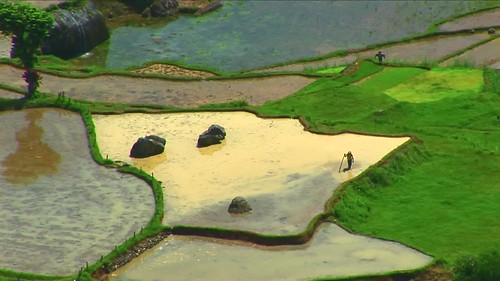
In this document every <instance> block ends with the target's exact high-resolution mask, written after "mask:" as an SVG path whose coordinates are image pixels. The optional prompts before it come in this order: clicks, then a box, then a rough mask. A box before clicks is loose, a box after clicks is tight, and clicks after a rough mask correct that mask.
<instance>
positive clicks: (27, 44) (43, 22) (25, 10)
mask: <svg viewBox="0 0 500 281" xmlns="http://www.w3.org/2000/svg"><path fill="white" fill-rule="evenodd" d="M54 23H55V21H54V18H53V17H52V15H51V14H50V13H48V12H46V11H44V10H42V9H40V8H38V7H36V6H34V5H32V4H30V3H25V2H9V1H7V2H0V30H1V31H2V32H3V33H5V34H7V35H12V49H11V53H10V56H11V57H12V58H19V59H20V60H21V63H22V64H23V66H24V68H25V72H24V73H23V78H24V80H25V81H26V83H28V94H27V97H28V98H29V97H32V96H34V94H35V92H36V89H37V88H38V86H39V85H40V79H41V77H40V75H39V74H38V73H37V72H36V71H35V70H34V69H33V68H34V65H35V63H36V62H37V55H38V54H39V53H40V46H41V44H42V42H43V39H44V38H45V37H47V36H48V35H49V31H50V29H51V28H52V27H53V26H54Z"/></svg>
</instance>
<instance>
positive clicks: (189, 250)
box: [0, 1, 500, 281]
mask: <svg viewBox="0 0 500 281" xmlns="http://www.w3.org/2000/svg"><path fill="white" fill-rule="evenodd" d="M375 2H376V1H375ZM394 2H395V3H393V4H391V3H390V2H387V3H378V4H377V3H364V2H360V3H356V4H355V6H349V5H347V4H346V3H347V2H344V1H339V2H335V3H333V2H332V3H329V2H322V3H318V5H317V6H309V5H311V4H309V3H303V2H301V1H299V2H298V3H296V4H294V5H291V6H293V7H290V10H287V11H286V13H288V16H289V20H290V22H291V23H290V25H293V24H294V23H296V22H295V20H296V18H297V17H298V15H299V14H300V13H299V12H300V11H301V13H305V14H308V15H315V17H314V18H315V21H311V22H310V23H308V24H307V25H304V26H302V27H301V29H299V30H297V34H308V36H310V37H308V38H309V39H308V40H300V42H297V43H292V42H295V41H294V40H297V39H293V34H291V33H290V34H289V33H287V32H284V30H285V29H286V28H284V26H282V25H283V23H284V22H286V18H287V17H277V18H276V19H273V18H272V17H266V12H269V13H271V12H273V11H274V12H275V11H277V10H284V9H285V8H284V6H283V3H274V2H273V3H271V4H272V5H271V4H270V5H271V6H269V9H267V10H266V9H263V7H265V6H263V5H264V4H262V3H253V2H252V3H246V2H241V3H240V2H230V3H229V4H228V3H227V2H224V3H223V4H227V6H225V7H224V8H223V9H221V10H220V11H216V12H213V13H209V14H207V15H204V16H201V17H192V18H191V17H190V18H184V17H181V18H179V20H178V21H173V22H170V23H169V24H170V27H172V26H173V27H175V26H177V27H178V28H179V33H176V34H174V33H172V30H170V29H169V25H168V24H167V25H162V24H159V25H157V23H155V24H147V25H144V26H142V28H143V29H141V26H140V25H139V26H137V25H131V26H125V27H123V28H117V29H115V30H114V31H113V32H114V33H113V32H112V37H111V41H110V42H107V43H106V44H105V45H103V46H100V47H98V48H97V49H96V50H95V51H93V53H91V54H87V55H86V56H85V57H82V58H77V59H74V60H69V61H63V60H61V59H58V58H55V57H53V56H42V57H41V58H40V61H39V63H38V64H37V66H36V69H37V70H38V71H39V73H40V74H41V75H42V77H43V80H42V85H41V87H40V88H39V92H38V94H37V96H36V97H35V98H32V99H24V98H23V96H24V94H25V93H26V84H25V82H24V80H23V79H22V77H21V75H22V72H23V69H22V66H21V65H20V64H19V63H18V61H16V60H14V59H9V58H5V54H8V53H9V50H7V49H8V48H9V44H8V43H5V42H7V41H6V39H5V37H0V56H4V58H2V59H1V64H0V128H1V134H0V143H1V145H2V149H0V193H1V194H2V196H1V197H0V206H1V208H0V216H1V217H2V219H1V220H0V280H2V281H4V280H5V281H14V280H31V281H37V280H60V281H63V280H64V281H66V280H68V281H70V280H80V281H91V280H117V281H118V280H137V281H142V280H143V281H149V280H151V281H154V280H337V281H339V280H355V281H361V280H365V281H375V280H377V281H378V280H387V281H396V280H398V281H399V280H408V281H410V280H412V281H428V280H440V281H441V280H442V281H452V280H457V281H463V280H478V281H483V280H484V281H493V280H499V279H498V278H500V276H499V275H500V273H499V272H498V268H500V264H498V261H499V260H500V259H499V258H496V257H498V252H499V251H500V220H498V214H500V204H498V202H500V173H499V171H500V149H499V144H498V140H499V139H500V71H499V70H498V69H497V67H496V66H497V63H498V61H500V51H499V50H500V49H498V48H495V46H496V45H497V43H498V35H497V34H496V33H492V32H490V31H489V29H490V28H496V29H498V27H499V26H500V22H498V17H496V16H495V15H498V12H499V8H498V7H499V6H500V4H499V3H498V1H496V2H495V1H491V3H490V2H488V1H486V2H488V3H481V4H480V5H478V6H474V5H472V3H465V4H463V3H462V4H454V5H457V6H453V5H450V6H447V8H446V9H445V10H442V14H440V15H439V17H438V16H437V15H436V14H435V13H437V14H439V9H437V8H439V7H441V6H439V5H443V3H437V4H436V3H435V4H429V5H427V6H425V7H421V6H418V5H421V3H416V2H415V3H412V5H415V6H412V7H413V8H414V9H415V11H416V12H415V13H411V11H409V10H405V9H404V7H403V6H401V5H402V4H401V3H399V2H400V1H394ZM434 5H436V6H434ZM460 5H465V6H460ZM482 5H483V6H482ZM479 6H481V7H479ZM355 7H358V8H359V9H361V10H360V11H358V10H357V11H356V12H355V11H354V10H351V9H354V8H355ZM332 8H335V9H339V10H341V11H344V12H345V13H346V15H347V14H348V12H350V13H361V14H362V12H367V13H368V12H370V11H372V12H373V11H381V12H380V13H376V14H377V15H378V16H380V17H381V18H383V19H380V27H381V28H382V27H383V28H384V30H385V31H384V32H381V33H379V34H378V35H377V34H375V33H374V32H373V31H372V33H367V34H364V33H363V32H365V31H358V28H361V29H363V27H366V26H373V23H374V22H375V21H376V19H375V18H369V19H366V20H364V21H363V22H362V23H360V25H359V26H357V27H356V28H354V29H352V31H353V32H352V34H350V35H349V36H347V35H346V34H345V33H342V32H340V31H339V34H336V36H341V37H342V36H343V38H344V41H345V42H343V45H342V44H341V45H336V44H340V43H339V42H340V41H332V40H330V39H328V38H329V36H328V34H329V33H327V32H326V31H321V30H322V28H326V27H329V26H330V22H328V23H327V22H326V21H327V17H326V15H328V16H330V17H331V15H330V14H328V13H326V11H330V10H329V9H332ZM382 8H385V9H386V11H385V12H382V10H379V9H382ZM431 8H432V9H431ZM434 8H436V10H433V9H434ZM318 9H320V10H321V12H319V11H318ZM453 9H456V10H457V11H454V10H453ZM431 10H432V11H431ZM458 10H460V11H462V12H458ZM255 11H260V12H261V13H260V14H259V19H260V20H259V24H261V25H262V24H266V23H269V24H268V25H267V26H269V30H270V32H268V33H266V34H264V35H262V36H264V37H258V36H257V33H255V31H256V30H258V28H257V27H256V26H247V25H245V24H244V22H245V21H243V19H246V18H248V17H250V16H251V15H252V13H251V12H255ZM390 11H393V12H394V11H396V12H398V11H399V14H400V15H404V19H402V18H400V19H393V20H392V21H390V19H391V18H389V21H387V22H386V21H384V20H388V17H387V14H386V13H389V12H390ZM419 11H420V15H422V14H425V13H424V12H425V11H427V12H428V13H427V14H426V16H425V17H424V16H419ZM465 12H467V14H464V13H465ZM361 14H360V15H361ZM384 15H385V16H384ZM433 15H434V16H433ZM342 17H343V15H338V19H341V18H342ZM427 17H434V18H435V20H433V21H432V20H431V19H429V18H427ZM436 17H438V18H439V21H436V20H437V18H436ZM238 19H240V20H242V21H241V22H239V23H238V24H237V25H236V24H231V23H234V21H238ZM414 19H419V20H417V21H415V22H414ZM349 20H351V19H349ZM349 20H347V19H345V20H344V21H342V22H344V23H348V22H349ZM412 22H413V23H415V25H413V26H412V25H411V23H412ZM321 23H324V24H321ZM337 25H339V26H341V24H340V23H337ZM351 25H354V23H352V24H351ZM393 25H400V26H402V28H401V30H399V31H398V33H390V32H388V31H387V29H389V30H390V28H391V26H393ZM193 26H202V27H203V28H201V27H200V28H199V29H196V32H201V33H202V34H204V36H205V35H207V36H208V34H207V31H206V30H207V29H206V28H209V27H213V26H217V27H219V28H220V29H219V31H220V35H221V36H222V37H220V38H219V37H217V38H212V39H213V40H212V41H210V40H209V41H207V45H206V46H205V45H202V44H193V45H190V46H191V47H192V48H191V47H190V48H187V47H183V46H184V45H183V44H184V43H183V42H184V40H188V41H189V40H190V38H191V39H192V38H193V37H192V36H194V37H196V36H195V34H198V33H196V32H194V33H192V34H188V33H189V32H188V31H189V30H193V29H195V28H194V27H193ZM234 26H240V27H241V28H242V26H246V27H247V28H249V29H248V32H249V34H245V33H244V32H243V33H241V34H240V33H239V32H236V31H234V30H233V29H232V28H233V27H234ZM403 27H404V28H403ZM313 29H314V32H312V31H311V30H313ZM471 29H474V32H471ZM231 30H233V31H231ZM252 30H253V31H252ZM308 30H309V33H308ZM425 30H427V31H425ZM271 31H272V32H271ZM368 31H369V30H368ZM368 31H367V32H368ZM227 32H229V33H227ZM252 32H254V33H252ZM273 32H278V33H279V34H281V35H280V36H281V37H279V38H278V37H277V38H275V39H273V40H271V39H269V40H265V44H260V45H259V46H258V47H259V48H257V47H255V46H254V47H252V46H253V45H252V44H255V43H258V41H259V40H264V39H262V38H271V37H276V36H275V33H273ZM328 32H331V31H328ZM422 32H423V33H422ZM131 33H137V34H140V35H141V36H140V40H138V41H137V43H138V44H142V45H137V46H135V45H134V47H133V53H134V54H135V55H134V56H130V57H129V58H130V59H127V60H124V61H120V60H119V59H118V58H120V57H124V54H127V49H126V48H125V46H126V45H127V44H125V43H124V42H125V41H126V40H127V36H128V37H130V34H131ZM228 34H231V36H230V35H228ZM244 34H245V35H244ZM273 34H274V35H273ZM318 34H319V35H318ZM321 34H322V35H321ZM342 34H344V35H342ZM247 35H248V36H249V37H248V38H247V37H246V36H247ZM376 35H377V36H376ZM252 36H253V37H252ZM322 36H323V37H324V38H325V40H324V42H321V40H319V39H321V37H322ZM332 36H333V35H332ZM408 36H415V37H408ZM165 38H169V40H171V41H169V44H170V45H168V44H167V45H168V46H164V45H162V44H158V40H160V39H161V40H167V39H165ZM200 38H201V37H200ZM203 38H205V37H203ZM252 38H253V39H252ZM317 38H319V39H317ZM359 38H364V39H363V40H360V39H359ZM155 40H156V41H155ZM316 40H319V41H316ZM151 42H153V46H154V48H150V47H148V45H147V44H149V43H151ZM155 42H156V43H155ZM283 42H290V45H291V46H286V44H284V43H283ZM214 44H215V45H214ZM292 45H293V46H292ZM141 46H142V47H141ZM208 46H210V47H208ZM160 47H161V48H163V47H165V48H166V49H161V48H160ZM288 47H290V48H288ZM141 48H143V49H144V50H145V51H144V52H141V51H140V50H141ZM160 49H161V50H160ZM245 50H246V51H245ZM269 50H272V52H271V51H269ZM379 50H382V51H383V52H384V53H385V54H386V56H387V58H386V59H385V60H384V61H383V62H378V61H375V60H374V57H373V55H374V54H375V53H376V52H377V51H379ZM268 51H269V52H268ZM183 52H185V53H183ZM245 52H247V53H245ZM245 54H246V55H245ZM252 54H253V58H255V59H252ZM162 56H163V57H162ZM165 56H166V57H165ZM226 58H227V59H226ZM97 61H99V62H97ZM145 61H147V63H146V65H141V64H143V63H144V62H145ZM194 61H197V62H199V63H195V62H194ZM212 124H217V125H220V126H222V127H223V128H225V131H226V133H227V135H226V136H225V139H224V140H222V142H221V143H219V144H215V145H212V146H209V147H204V148H199V147H197V146H196V143H197V139H198V136H199V135H200V134H201V133H203V131H205V130H206V129H207V128H208V127H209V126H210V125H212ZM146 135H157V136H161V137H164V138H165V139H166V145H165V149H164V151H163V152H162V153H160V154H158V155H154V156H151V157H146V158H141V159H139V158H133V157H130V150H131V148H132V146H133V145H134V143H135V142H136V141H137V139H138V138H140V137H143V136H146ZM348 151H351V152H352V153H353V155H354V157H355V160H354V164H353V166H352V169H350V170H349V169H346V167H347V163H346V162H347V161H346V159H345V158H344V156H345V155H344V154H345V153H347V152H348ZM237 196H242V197H244V198H245V199H246V200H247V202H248V203H249V204H250V206H251V207H252V210H251V211H249V212H247V213H243V214H231V213H229V212H228V206H229V204H230V202H231V200H232V199H233V198H235V197H237ZM467 266H469V267H467ZM464 268H465V269H466V270H465V271H464V270H463V269H464ZM461 270H462V271H461ZM464 272H465V273H464ZM464 274H465V275H464ZM497 277H498V278H497ZM467 278H468V279H467Z"/></svg>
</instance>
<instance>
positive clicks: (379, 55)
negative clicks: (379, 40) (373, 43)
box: [375, 51, 385, 63]
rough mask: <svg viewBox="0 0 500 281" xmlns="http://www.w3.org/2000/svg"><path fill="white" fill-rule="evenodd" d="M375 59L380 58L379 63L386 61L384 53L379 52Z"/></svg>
mask: <svg viewBox="0 0 500 281" xmlns="http://www.w3.org/2000/svg"><path fill="white" fill-rule="evenodd" d="M375 57H376V58H378V62H379V63H382V60H383V59H385V55H384V54H383V53H382V51H378V53H376V54H375Z"/></svg>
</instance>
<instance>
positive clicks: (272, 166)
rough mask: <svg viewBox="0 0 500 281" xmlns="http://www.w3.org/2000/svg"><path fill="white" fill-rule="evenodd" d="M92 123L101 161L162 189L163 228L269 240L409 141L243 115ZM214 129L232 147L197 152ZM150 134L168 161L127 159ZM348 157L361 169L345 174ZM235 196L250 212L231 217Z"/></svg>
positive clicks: (298, 226)
mask: <svg viewBox="0 0 500 281" xmlns="http://www.w3.org/2000/svg"><path fill="white" fill-rule="evenodd" d="M94 122H95V125H96V132H97V135H98V144H99V147H100V148H101V151H102V154H103V155H109V157H110V158H112V159H113V160H123V161H126V162H129V163H132V164H134V165H136V166H138V167H142V169H144V170H146V171H147V172H152V173H154V176H155V177H157V178H158V179H159V180H160V181H162V182H163V185H164V186H165V189H164V196H165V198H164V199H165V218H164V223H165V224H167V225H179V224H183V225H197V226H219V227H226V228H232V229H242V230H249V231H254V232H260V233H270V234H291V233H298V232H301V231H303V230H304V229H305V227H306V226H307V224H308V223H309V222H310V220H311V219H312V217H313V216H314V215H316V214H318V213H321V212H322V211H323V206H324V203H325V202H326V200H327V199H328V198H329V197H330V196H331V194H332V192H333V190H334V189H335V188H336V187H337V186H338V185H339V184H340V183H341V182H344V181H346V180H349V179H351V178H353V177H355V176H357V175H358V174H359V173H361V172H362V171H364V170H365V169H366V168H368V167H369V166H370V165H373V164H375V163H376V162H377V161H379V160H380V159H381V158H382V157H383V156H385V155H386V154H387V153H389V152H390V151H392V150H393V149H395V148H396V147H398V146H399V145H401V144H402V143H404V142H405V141H407V140H408V138H405V137H402V138H382V137H373V136H361V135H353V134H342V135H338V136H326V135H317V134H312V133H309V132H307V131H305V130H304V127H303V126H302V125H301V124H300V123H299V122H298V121H297V120H292V119H261V118H258V117H256V116H255V115H253V114H250V113H245V112H226V113H220V112H219V113H209V112H204V113H179V114H124V115H115V116H109V115H108V116H104V115H95V116H94ZM212 124H219V125H221V126H223V127H224V128H225V129H226V133H227V137H226V140H225V141H224V142H223V143H222V144H219V145H215V146H211V147H208V148H202V149H199V148H197V147H196V142H197V138H198V135H199V134H201V133H202V132H203V131H205V130H206V129H207V128H208V127H209V126H210V125H212ZM149 134H156V135H159V136H162V137H164V138H166V139H167V146H166V151H165V152H164V155H163V156H162V155H160V156H156V157H152V158H151V160H149V158H146V159H142V160H140V161H138V160H134V159H131V158H129V156H128V155H129V152H130V148H131V147H132V145H133V144H134V143H135V141H136V140H137V138H139V137H141V136H144V135H149ZM348 150H351V151H352V152H353V154H354V156H355V159H356V161H355V164H354V166H353V169H352V170H351V171H349V172H346V173H339V172H338V170H339V166H340V162H341V160H342V157H343V153H345V152H347V151H348ZM345 162H346V161H345V160H344V163H343V167H345V166H346V163H345ZM236 196H243V197H245V198H246V199H247V200H248V202H249V203H250V205H251V206H252V208H253V210H252V213H250V214H247V215H243V216H231V215H229V214H228V213H227V208H228V206H229V203H230V202H231V200H232V199H233V198H234V197H236Z"/></svg>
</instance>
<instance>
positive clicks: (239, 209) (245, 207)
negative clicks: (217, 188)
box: [227, 196, 252, 214]
mask: <svg viewBox="0 0 500 281" xmlns="http://www.w3.org/2000/svg"><path fill="white" fill-rule="evenodd" d="M251 210H252V207H250V204H248V202H247V200H246V199H245V198H243V197H241V196H237V197H234V199H233V200H232V201H231V204H229V208H228V209H227V211H228V212H229V213H231V214H243V213H248V212H250V211H251Z"/></svg>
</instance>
